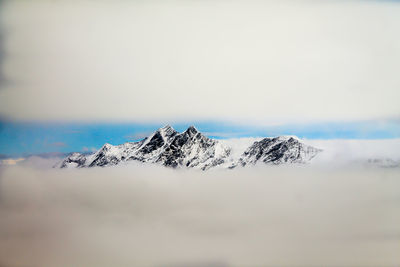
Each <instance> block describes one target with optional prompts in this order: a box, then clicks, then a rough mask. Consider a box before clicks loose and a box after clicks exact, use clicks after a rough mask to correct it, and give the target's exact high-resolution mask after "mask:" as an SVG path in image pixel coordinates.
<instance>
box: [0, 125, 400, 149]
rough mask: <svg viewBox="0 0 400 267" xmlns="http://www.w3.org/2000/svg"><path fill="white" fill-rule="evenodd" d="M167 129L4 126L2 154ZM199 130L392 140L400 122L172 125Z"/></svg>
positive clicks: (220, 135) (91, 144)
mask: <svg viewBox="0 0 400 267" xmlns="http://www.w3.org/2000/svg"><path fill="white" fill-rule="evenodd" d="M163 125H164V124H162V123H160V124H157V123H153V124H143V123H142V124H140V123H44V122H29V123H28V122H6V121H3V122H0V154H3V155H6V156H23V155H27V154H38V153H51V152H62V153H68V152H73V151H86V152H89V151H92V150H94V149H98V148H100V147H101V146H102V145H103V144H104V143H106V142H107V143H110V144H113V145H117V144H121V143H124V142H127V141H135V140H140V139H142V138H144V137H145V136H148V135H149V134H151V133H152V132H153V131H154V130H156V129H158V128H159V127H162V126H163ZM190 125H195V126H196V127H197V128H198V129H199V130H200V131H201V132H203V133H204V134H206V135H207V136H209V137H212V138H217V139H224V138H237V137H262V136H276V135H296V136H298V137H300V138H306V139H387V138H400V122H399V121H396V120H388V121H358V122H325V123H309V124H284V125H278V126H276V125H275V126H255V125H253V126H249V125H239V124H233V123H227V122H218V121H211V122H210V121H200V122H188V123H183V122H180V123H171V126H173V127H174V128H175V129H176V130H177V131H184V130H185V129H186V128H187V127H188V126H190Z"/></svg>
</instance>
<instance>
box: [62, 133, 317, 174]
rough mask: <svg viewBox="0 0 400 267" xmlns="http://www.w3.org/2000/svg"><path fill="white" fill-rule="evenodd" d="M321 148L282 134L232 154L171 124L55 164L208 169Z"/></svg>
mask: <svg viewBox="0 0 400 267" xmlns="http://www.w3.org/2000/svg"><path fill="white" fill-rule="evenodd" d="M320 151H321V150H319V149H316V148H314V147H311V146H308V145H305V144H303V143H301V142H300V141H299V140H298V139H297V138H294V137H285V136H280V137H275V138H264V139H262V140H261V141H255V142H254V143H253V144H252V145H251V146H250V147H248V148H247V149H246V150H245V151H244V152H243V153H242V154H241V156H240V158H236V157H235V156H233V153H231V152H232V148H231V147H229V146H228V145H226V144H225V143H224V142H221V141H218V140H214V139H211V138H208V137H206V136H204V135H203V134H202V133H200V132H199V131H198V130H197V129H196V128H195V127H193V126H190V127H189V128H188V129H187V130H186V131H184V132H182V133H179V132H177V131H175V130H174V129H173V128H172V127H171V126H169V125H167V126H165V127H162V128H160V129H158V130H157V131H155V132H154V133H153V134H151V135H150V136H149V137H146V138H145V139H143V140H141V141H139V142H128V143H124V144H121V145H117V146H113V145H110V144H105V145H103V147H102V148H100V149H99V150H98V151H97V152H95V153H94V154H91V155H83V154H80V153H72V154H71V155H69V156H68V157H66V158H65V159H64V160H63V161H61V162H59V163H58V164H57V165H56V166H55V167H56V168H70V167H72V168H82V167H95V166H101V167H104V166H112V165H117V164H120V163H121V162H127V161H139V162H147V163H156V164H160V165H164V166H166V167H172V168H178V167H186V168H197V169H201V170H208V169H210V168H213V167H216V166H220V167H229V168H234V167H237V166H246V165H250V164H256V163H257V162H264V163H271V164H282V163H306V162H309V161H310V160H311V159H312V158H313V157H315V156H316V155H317V154H318V153H319V152H320Z"/></svg>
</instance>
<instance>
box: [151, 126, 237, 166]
mask: <svg viewBox="0 0 400 267" xmlns="http://www.w3.org/2000/svg"><path fill="white" fill-rule="evenodd" d="M229 155H230V149H229V148H226V147H224V146H222V145H221V144H219V143H218V142H217V141H215V140H212V139H210V138H208V137H205V136H204V135H202V134H201V133H200V132H198V131H197V130H196V129H195V128H194V127H189V128H188V129H187V130H186V131H185V132H184V133H183V134H180V135H177V136H175V138H174V139H173V141H172V142H171V144H170V145H169V146H168V147H167V148H166V149H165V150H164V151H163V152H162V153H161V154H160V156H159V158H158V160H157V162H161V163H162V164H163V165H165V166H168V167H173V168H175V167H178V166H185V167H189V168H193V167H199V168H201V169H202V170H207V169H209V168H211V167H214V166H217V165H220V164H223V163H224V162H225V159H226V158H227V157H228V156H229Z"/></svg>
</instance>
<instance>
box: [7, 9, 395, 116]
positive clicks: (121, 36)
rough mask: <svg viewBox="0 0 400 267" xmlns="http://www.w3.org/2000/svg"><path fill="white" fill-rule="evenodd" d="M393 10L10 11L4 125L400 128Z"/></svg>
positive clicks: (8, 16)
mask: <svg viewBox="0 0 400 267" xmlns="http://www.w3.org/2000/svg"><path fill="white" fill-rule="evenodd" d="M399 12H400V5H399V4H398V3H396V2H394V1H351V2H345V1H279V3H276V2H272V1H233V2H226V1H212V2H209V1H206V2H204V1H100V2H95V1H79V2H75V1H72V2H71V1H34V2H32V1H5V2H4V3H3V4H2V11H1V25H2V27H1V28H2V36H3V38H2V41H3V44H2V46H3V50H4V56H3V57H2V58H3V61H2V66H1V69H2V73H3V75H2V76H3V77H4V79H3V80H4V81H7V83H6V82H4V83H2V84H1V87H2V89H1V90H0V114H1V115H2V116H5V117H9V118H14V119H28V120H29V119H41V120H43V119H54V120H62V119H64V120H77V119H79V120H92V119H99V120H100V119H101V120H115V119H118V120H136V121H145V120H146V121H148V120H163V119H166V120H171V119H174V120H178V119H207V118H219V119H236V120H237V119H242V120H244V119H246V121H249V120H253V121H259V122H271V121H282V120H301V119H313V120H315V119H316V120H321V119H323V120H329V119H339V120H342V119H366V118H377V117H378V118H379V117H393V116H398V115H399V113H400V109H399V106H398V101H397V100H398V99H399V98H400V95H399V94H400V93H399V90H398V88H399V86H400V78H399V75H398V73H397V70H398V69H400V65H399V64H400V63H399V62H400V53H399V47H400V38H399V35H398V34H397V33H398V28H399V27H400V17H399V16H398V14H399Z"/></svg>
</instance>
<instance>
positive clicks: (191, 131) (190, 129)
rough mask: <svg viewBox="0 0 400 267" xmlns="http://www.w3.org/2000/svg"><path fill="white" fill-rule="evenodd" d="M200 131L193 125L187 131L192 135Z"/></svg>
mask: <svg viewBox="0 0 400 267" xmlns="http://www.w3.org/2000/svg"><path fill="white" fill-rule="evenodd" d="M198 132H199V131H198V130H197V129H196V127H194V126H193V125H191V126H189V128H187V129H186V131H185V133H188V134H190V135H195V134H197V133H198Z"/></svg>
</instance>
